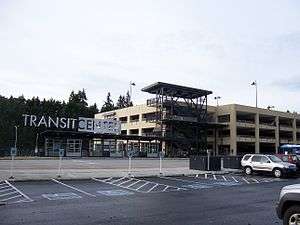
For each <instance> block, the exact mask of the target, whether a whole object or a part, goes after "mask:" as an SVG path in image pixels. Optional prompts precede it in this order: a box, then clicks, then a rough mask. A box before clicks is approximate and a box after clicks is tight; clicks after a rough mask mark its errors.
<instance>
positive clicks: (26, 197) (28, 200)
mask: <svg viewBox="0 0 300 225" xmlns="http://www.w3.org/2000/svg"><path fill="white" fill-rule="evenodd" d="M4 182H5V183H6V184H7V185H8V186H10V187H11V188H12V189H14V190H15V191H17V192H18V193H19V194H20V195H21V197H24V198H25V199H26V200H25V201H23V202H33V199H31V198H29V197H28V196H27V195H26V194H24V193H23V192H22V191H20V190H19V189H18V188H16V187H15V186H14V185H12V184H11V183H9V182H8V181H7V180H5V181H4Z"/></svg>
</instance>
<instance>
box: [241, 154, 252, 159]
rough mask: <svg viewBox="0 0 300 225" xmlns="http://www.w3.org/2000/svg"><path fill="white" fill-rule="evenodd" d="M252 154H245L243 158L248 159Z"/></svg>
mask: <svg viewBox="0 0 300 225" xmlns="http://www.w3.org/2000/svg"><path fill="white" fill-rule="evenodd" d="M250 156H251V155H245V156H244V157H243V160H248V159H249V158H250Z"/></svg>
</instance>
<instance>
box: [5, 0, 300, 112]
mask: <svg viewBox="0 0 300 225" xmlns="http://www.w3.org/2000/svg"><path fill="white" fill-rule="evenodd" d="M255 79H256V80H257V81H258V83H259V106H261V107H267V106H268V105H274V106H275V107H276V109H279V110H284V111H286V110H287V109H289V110H290V111H294V110H297V111H299V112H300V1H297V0H294V1H288V0H282V1H280V0H278V1H273V0H270V1H268V0H249V1H240V0H236V1H233V0H232V1H230V0H224V1H214V0H207V1H201V0H194V1H192V0H180V1H179V0H170V1H165V0H153V1H150V0H149V1H146V0H144V1H142V0H136V1H131V0H126V1H124V0H109V1H108V0H106V1H101V0H95V1H88V0H82V1H75V0H69V1H67V0H64V1H63V0H58V1H55V0H44V1H39V0H36V1H31V0H26V1H25V0H24V1H14V0H0V82H1V86H0V95H4V96H9V95H14V96H18V95H21V94H24V95H25V96H26V97H32V96H39V97H41V98H44V97H45V98H50V97H53V98H56V99H60V100H66V99H67V98H68V96H69V94H70V92H71V90H73V89H74V90H78V89H82V88H85V89H86V91H87V95H88V97H89V103H93V102H96V103H97V104H98V105H99V107H100V106H101V105H102V103H103V100H104V99H105V97H106V94H107V92H108V91H111V93H112V96H113V98H114V99H117V97H118V96H119V95H120V94H124V93H125V92H126V91H127V90H128V86H129V82H130V81H131V80H132V81H134V82H135V83H136V84H137V86H136V87H135V88H134V91H133V94H134V96H133V99H134V102H135V103H144V102H145V99H146V98H147V97H150V96H149V95H147V94H143V93H142V92H141V91H140V89H141V88H142V87H144V86H146V85H148V84H150V83H153V82H156V81H164V82H171V83H176V84H181V85H189V86H193V87H197V88H203V89H208V90H212V91H213V92H214V94H213V95H212V96H211V97H210V101H209V103H210V104H215V101H214V100H213V97H214V96H216V95H220V96H222V99H221V101H220V102H221V104H227V103H239V104H246V105H255V89H254V87H253V86H250V83H251V82H252V81H253V80H255Z"/></svg>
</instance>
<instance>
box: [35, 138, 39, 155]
mask: <svg viewBox="0 0 300 225" xmlns="http://www.w3.org/2000/svg"><path fill="white" fill-rule="evenodd" d="M38 141H39V133H36V138H35V149H34V153H35V156H37V154H38V151H39V150H38Z"/></svg>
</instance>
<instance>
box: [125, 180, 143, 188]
mask: <svg viewBox="0 0 300 225" xmlns="http://www.w3.org/2000/svg"><path fill="white" fill-rule="evenodd" d="M139 182H140V180H138V181H136V182H133V183H132V184H130V185H129V186H127V187H128V188H129V187H132V186H134V185H135V184H137V183H139Z"/></svg>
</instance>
